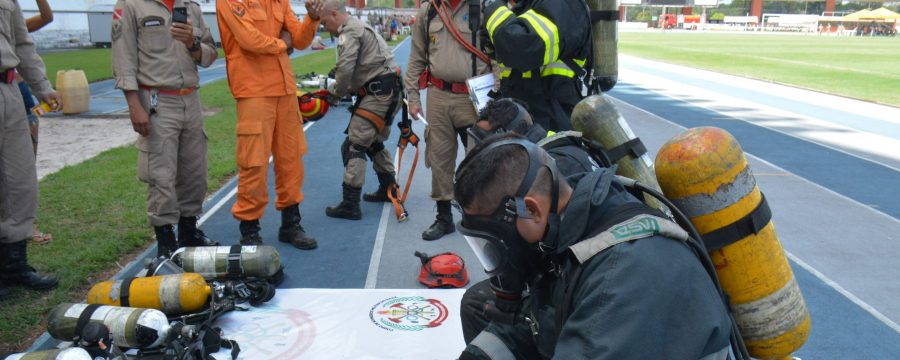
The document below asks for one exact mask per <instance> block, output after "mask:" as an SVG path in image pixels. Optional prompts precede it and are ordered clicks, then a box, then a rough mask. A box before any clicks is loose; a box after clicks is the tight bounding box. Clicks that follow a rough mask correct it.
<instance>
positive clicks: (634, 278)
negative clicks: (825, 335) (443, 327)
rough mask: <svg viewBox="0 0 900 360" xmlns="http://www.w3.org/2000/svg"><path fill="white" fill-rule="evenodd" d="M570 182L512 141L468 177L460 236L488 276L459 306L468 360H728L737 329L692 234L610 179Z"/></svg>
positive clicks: (460, 189)
mask: <svg viewBox="0 0 900 360" xmlns="http://www.w3.org/2000/svg"><path fill="white" fill-rule="evenodd" d="M569 180H570V181H573V183H574V184H575V185H574V187H573V186H570V185H569V182H568V181H565V180H563V178H562V175H561V174H560V173H559V170H557V168H556V165H555V163H554V161H553V159H552V158H551V157H550V156H549V155H548V154H547V153H546V152H545V151H544V150H542V149H541V148H539V147H538V146H537V145H535V144H534V143H532V142H530V141H528V140H526V139H525V138H522V137H520V136H516V135H511V134H506V135H500V136H493V137H490V138H488V139H486V140H485V142H484V143H482V144H480V145H479V146H477V147H476V148H474V149H473V150H472V151H471V152H470V153H469V155H468V156H467V157H466V159H465V160H464V161H463V163H462V164H461V165H460V167H459V169H458V170H457V175H456V184H455V189H454V190H455V198H456V199H457V201H459V204H460V205H461V206H462V208H463V211H464V213H463V218H462V221H461V222H460V224H459V229H460V231H461V232H462V233H463V234H464V235H465V237H466V241H467V242H468V243H469V246H470V247H471V248H472V249H473V250H474V252H475V254H476V255H477V256H478V258H479V260H480V261H481V262H482V265H483V266H484V268H485V270H486V272H487V273H488V274H489V275H490V276H491V279H490V282H485V283H482V284H478V285H476V286H473V287H472V288H470V289H469V290H467V291H466V294H465V296H464V297H463V301H462V322H463V331H464V335H465V338H466V343H467V347H466V349H465V351H464V352H463V354H462V355H461V356H460V359H461V360H468V359H550V358H553V359H692V360H693V359H703V360H713V359H723V360H724V359H727V358H728V356H729V354H730V352H731V351H730V342H729V338H730V336H731V328H732V323H731V319H730V317H729V315H728V313H727V310H726V307H725V304H724V301H723V300H722V298H721V297H720V295H719V293H718V291H717V289H716V285H715V282H714V280H713V278H711V277H710V276H709V274H708V273H707V272H706V271H705V269H704V267H703V266H702V264H701V262H700V260H699V259H698V257H697V255H696V254H695V252H694V249H693V248H692V247H691V246H689V245H688V234H687V233H686V232H685V231H684V230H682V229H681V228H680V227H679V226H678V225H676V224H675V223H674V222H672V221H670V220H668V219H667V218H666V217H665V215H663V214H662V213H660V212H658V211H657V210H654V209H652V208H650V207H648V206H646V205H644V204H643V203H642V202H641V201H639V200H638V199H637V198H635V197H634V196H633V195H631V194H630V193H629V192H628V191H626V190H625V188H624V187H622V186H621V185H620V184H619V183H618V182H616V181H614V173H613V172H612V171H610V170H609V169H606V168H600V169H597V170H595V171H593V172H585V173H582V174H581V175H580V176H577V177H576V178H571V177H570V179H569Z"/></svg>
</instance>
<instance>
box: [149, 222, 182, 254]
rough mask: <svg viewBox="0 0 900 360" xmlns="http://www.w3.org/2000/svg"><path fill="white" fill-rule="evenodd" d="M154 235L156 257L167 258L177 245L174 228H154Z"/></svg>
mask: <svg viewBox="0 0 900 360" xmlns="http://www.w3.org/2000/svg"><path fill="white" fill-rule="evenodd" d="M153 231H154V232H155V233H156V257H164V258H168V257H169V256H172V253H173V252H175V250H178V243H176V242H175V227H174V226H172V225H163V226H154V227H153Z"/></svg>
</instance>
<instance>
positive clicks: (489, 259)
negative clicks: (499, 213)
mask: <svg viewBox="0 0 900 360" xmlns="http://www.w3.org/2000/svg"><path fill="white" fill-rule="evenodd" d="M464 237H465V238H466V242H467V243H469V247H470V248H472V251H473V252H475V256H477V257H478V261H480V262H481V265H482V266H484V271H485V272H487V273H491V272H494V271H496V270H497V268H499V267H500V265H501V262H502V259H503V258H502V254H503V252H502V251H501V250H500V248H499V246H498V245H497V244H496V243H494V242H493V241H489V240H487V239H484V238H481V237H477V236H469V235H464Z"/></svg>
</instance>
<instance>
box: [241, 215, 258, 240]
mask: <svg viewBox="0 0 900 360" xmlns="http://www.w3.org/2000/svg"><path fill="white" fill-rule="evenodd" d="M240 229H241V245H262V243H263V241H262V237H261V236H259V230H261V228H260V227H259V220H250V221H241V226H240Z"/></svg>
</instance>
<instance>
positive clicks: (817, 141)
mask: <svg viewBox="0 0 900 360" xmlns="http://www.w3.org/2000/svg"><path fill="white" fill-rule="evenodd" d="M629 85H632V86H635V87H638V88H641V87H642V84H635V83H630V84H629ZM647 90H648V91H650V92H653V93H655V94H658V95H660V96H663V97H666V98H669V99H673V100H676V101H678V102H682V103H685V104H688V105H692V104H691V102H690V101H688V100H687V99H685V98H683V97H682V96H680V95H673V94H671V93H665V92H663V91H659V90H655V89H647ZM616 100H619V101H622V100H621V99H619V98H616ZM748 101H749V100H748ZM623 102H624V101H623ZM756 104H757V105H761V106H764V107H771V106H768V105H765V104H761V103H756ZM629 105H630V104H629ZM632 106H634V105H632ZM704 109H705V110H708V111H712V112H714V113H717V114H721V115H723V116H727V117H729V118H731V119H735V120H739V121H743V122H746V123H748V124H752V125H756V126H759V127H762V128H766V129H768V130H772V131H775V132H778V133H780V134H782V135H785V136H790V137H792V138H794V139H797V140H801V141H805V142H809V143H813V144H816V145H819V146H822V147H825V148H828V149H831V150H834V151H837V152H839V153H842V154H845V155H848V156H852V157H855V158H857V159H860V160H863V161H865V162H869V163H872V164H875V165H879V166H883V167H885V168H887V169H890V170H893V171H897V172H900V168H897V167H895V166H892V165H890V164H886V163H883V162H880V161H878V160H877V159H869V158H866V157H863V156H862V155H859V154H855V153H853V152H850V151H849V150H845V149H842V148H840V147H838V145H837V144H828V143H825V142H823V141H822V139H812V138H804V137H801V136H799V135H796V134H792V133H789V132H786V131H784V130H782V129H779V128H777V127H770V126H765V125H764V124H761V123H759V122H756V121H752V120H749V119H746V118H745V116H742V115H740V114H733V113H728V112H724V111H722V110H719V109H716V108H714V107H704ZM644 112H647V111H644ZM647 113H648V114H651V113H650V112H647ZM791 113H793V112H791ZM793 114H796V115H798V116H800V117H801V118H806V119H810V118H813V117H812V116H808V115H803V114H797V113H793ZM653 115H654V116H656V114H653ZM826 122H828V121H826ZM829 123H831V122H829ZM831 124H834V123H831ZM837 125H841V126H842V127H846V128H849V129H852V130H855V131H857V132H858V133H862V134H874V133H872V132H869V131H863V130H857V129H853V128H851V127H848V126H846V125H842V124H837ZM874 135H879V134H874ZM845 146H847V147H851V146H852V144H851V145H845Z"/></svg>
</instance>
